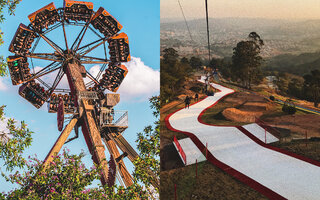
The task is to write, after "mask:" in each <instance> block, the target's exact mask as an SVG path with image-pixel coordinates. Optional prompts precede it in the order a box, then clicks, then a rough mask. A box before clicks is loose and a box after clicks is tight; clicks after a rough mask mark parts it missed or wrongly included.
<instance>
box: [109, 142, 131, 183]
mask: <svg viewBox="0 0 320 200" xmlns="http://www.w3.org/2000/svg"><path fill="white" fill-rule="evenodd" d="M105 143H106V146H107V148H108V150H109V152H110V153H111V154H112V155H113V156H114V158H115V159H116V158H118V157H119V156H120V152H119V150H118V148H117V146H116V144H115V142H114V141H113V140H111V139H110V140H105ZM116 164H117V166H118V169H119V173H120V175H121V178H122V180H123V182H124V184H125V185H126V186H127V187H129V186H131V185H132V184H133V181H132V180H133V178H132V176H131V174H130V173H129V171H128V170H127V168H126V166H125V165H124V162H123V160H120V161H119V162H116Z"/></svg>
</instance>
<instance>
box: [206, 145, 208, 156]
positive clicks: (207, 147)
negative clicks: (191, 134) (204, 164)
mask: <svg viewBox="0 0 320 200" xmlns="http://www.w3.org/2000/svg"><path fill="white" fill-rule="evenodd" d="M206 159H207V160H208V142H207V143H206Z"/></svg>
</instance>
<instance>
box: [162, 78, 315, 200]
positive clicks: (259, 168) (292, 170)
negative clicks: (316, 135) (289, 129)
mask: <svg viewBox="0 0 320 200" xmlns="http://www.w3.org/2000/svg"><path fill="white" fill-rule="evenodd" d="M202 80H203V79H202ZM211 85H212V86H213V87H215V88H217V89H219V90H220V92H217V93H215V95H214V96H209V97H207V98H205V99H204V100H202V101H200V102H199V103H196V104H194V105H192V106H190V108H189V109H182V110H179V111H177V112H176V113H174V114H172V115H171V116H170V117H169V119H168V123H169V124H170V125H171V127H172V128H173V129H176V130H177V131H181V132H189V133H192V134H193V135H194V136H196V137H197V138H198V139H199V140H200V141H201V143H202V144H203V145H204V146H206V144H208V151H209V152H210V153H211V154H212V155H213V156H214V157H215V158H216V159H218V160H219V161H220V162H222V163H224V164H226V165H228V166H230V167H231V168H233V169H235V170H237V171H238V172H241V173H242V174H244V175H246V176H247V177H249V178H251V179H253V180H254V181H256V182H258V183H260V184H261V185H263V186H264V187H266V188H268V189H270V190H272V191H273V192H275V193H277V194H279V195H281V196H282V197H284V198H287V199H297V200H302V199H303V200H311V199H314V200H319V199H320V167H318V166H316V165H314V164H310V163H308V162H305V161H302V160H300V159H297V158H294V157H292V156H289V155H285V154H283V153H280V152H277V151H274V150H271V149H268V148H265V147H263V146H262V145H259V144H258V143H256V142H255V141H254V140H252V139H250V138H249V137H248V136H247V135H245V134H244V133H243V132H242V131H240V130H239V129H238V128H236V127H224V126H211V125H205V124H203V123H201V122H199V121H198V117H199V115H200V113H201V112H202V111H203V110H204V109H206V108H207V107H209V106H212V105H213V104H215V103H217V102H218V101H219V100H220V99H221V98H222V97H224V96H225V95H228V94H231V93H233V92H234V91H233V90H232V89H229V88H226V87H223V86H221V85H219V84H215V83H211ZM244 128H245V129H246V130H248V131H249V132H251V133H252V135H255V136H256V137H257V138H259V139H260V140H261V141H264V137H265V136H264V134H265V133H264V130H263V129H260V130H259V126H257V125H247V126H244ZM267 141H268V142H271V141H276V138H275V137H273V136H272V135H271V134H269V133H268V136H267ZM194 146H195V145H194ZM193 148H195V147H193ZM186 154H187V153H186ZM187 159H188V158H187ZM208 178H209V177H208Z"/></svg>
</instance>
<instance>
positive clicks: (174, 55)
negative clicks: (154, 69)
mask: <svg viewBox="0 0 320 200" xmlns="http://www.w3.org/2000/svg"><path fill="white" fill-rule="evenodd" d="M163 52H164V55H163V59H162V60H161V62H160V66H161V71H160V73H161V76H160V81H161V88H160V93H161V97H160V100H161V104H165V103H166V102H167V101H170V100H172V99H173V97H174V96H175V95H177V94H178V92H179V90H180V89H181V87H182V84H183V82H184V81H185V79H186V78H187V77H188V76H190V73H191V72H192V68H191V66H190V64H189V63H188V62H187V59H182V62H181V61H179V60H178V58H179V54H178V52H177V51H176V50H175V49H173V48H168V49H165V50H163Z"/></svg>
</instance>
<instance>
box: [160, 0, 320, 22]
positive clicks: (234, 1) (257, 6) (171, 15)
mask: <svg viewBox="0 0 320 200" xmlns="http://www.w3.org/2000/svg"><path fill="white" fill-rule="evenodd" d="M180 3H181V5H182V7H183V10H184V13H185V16H186V18H187V20H192V19H202V18H205V5H204V0H202V1H195V0H180ZM208 7H209V17H210V18H263V19H279V20H317V19H320V12H319V10H320V1H319V0H304V1H302V0H281V1H279V0H278V1H277V0H259V1H256V0H241V1H239V0H226V1H213V0H208ZM160 8H161V11H160V16H161V19H162V20H163V19H180V18H181V19H183V18H182V13H181V11H180V8H179V4H178V1H177V0H175V1H172V0H161V2H160Z"/></svg>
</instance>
